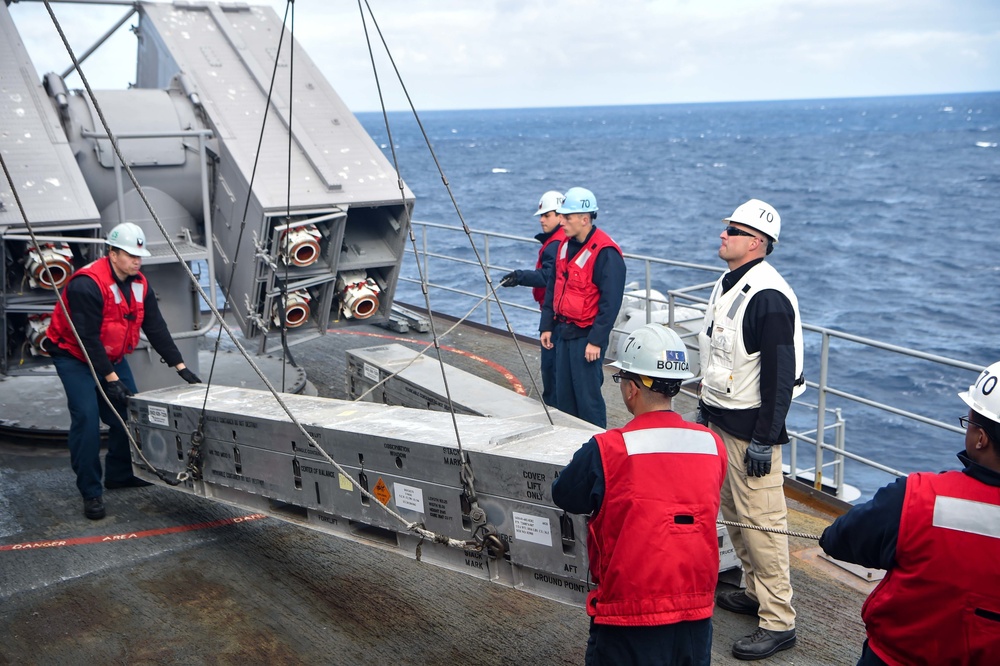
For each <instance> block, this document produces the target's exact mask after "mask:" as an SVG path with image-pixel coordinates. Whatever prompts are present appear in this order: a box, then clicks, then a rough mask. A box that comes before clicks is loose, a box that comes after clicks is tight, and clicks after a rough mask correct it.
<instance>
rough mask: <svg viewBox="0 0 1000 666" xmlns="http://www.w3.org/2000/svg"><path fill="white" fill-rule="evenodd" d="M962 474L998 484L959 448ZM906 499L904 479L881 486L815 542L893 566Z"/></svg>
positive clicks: (871, 563)
mask: <svg viewBox="0 0 1000 666" xmlns="http://www.w3.org/2000/svg"><path fill="white" fill-rule="evenodd" d="M958 459H959V460H960V461H962V465H964V469H963V470H962V472H963V473H965V474H967V475H968V476H971V477H972V478H973V479H975V480H977V481H981V482H982V483H985V484H986V485H988V486H994V487H1000V473H998V472H995V471H993V470H991V469H989V468H988V467H984V466H982V465H980V464H978V463H975V462H973V461H972V459H971V458H969V456H968V455H967V454H966V453H965V451H961V452H959V454H958ZM905 498H906V478H905V477H903V478H900V479H897V480H896V481H894V482H893V483H890V484H889V485H887V486H884V487H882V488H880V489H879V490H878V492H876V493H875V496H874V497H873V498H872V499H870V500H869V501H868V502H866V503H865V504H861V505H859V506H856V507H854V508H853V509H851V510H850V511H848V512H847V513H845V514H844V515H842V516H840V517H839V518H837V520H835V521H834V522H833V524H832V525H830V526H829V527H828V528H826V529H825V530H823V536H822V537H820V540H819V545H820V548H822V549H823V551H824V552H825V553H826V554H827V555H829V556H830V557H835V558H837V559H838V560H843V561H844V562H853V563H854V564H860V565H861V566H863V567H871V568H873V569H886V570H888V569H891V568H892V567H894V566H896V543H897V542H898V540H899V522H900V520H901V519H902V516H903V501H904V500H905Z"/></svg>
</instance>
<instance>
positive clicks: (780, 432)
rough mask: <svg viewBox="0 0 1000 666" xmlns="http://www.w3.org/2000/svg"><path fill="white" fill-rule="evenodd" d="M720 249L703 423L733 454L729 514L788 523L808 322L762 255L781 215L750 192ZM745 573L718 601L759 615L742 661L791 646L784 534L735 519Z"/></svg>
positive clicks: (741, 649)
mask: <svg viewBox="0 0 1000 666" xmlns="http://www.w3.org/2000/svg"><path fill="white" fill-rule="evenodd" d="M722 222H723V224H724V225H726V226H725V228H724V229H723V230H722V233H721V234H720V236H719V237H720V239H721V245H720V247H719V257H720V258H721V259H722V260H723V261H725V262H726V264H727V265H728V266H729V272H727V273H725V274H724V275H723V276H722V277H721V278H720V279H719V281H718V282H717V283H716V284H715V288H714V289H713V290H712V295H711V297H710V298H709V303H708V308H707V310H706V312H705V321H704V324H703V326H702V329H701V333H700V335H699V347H700V351H701V371H702V383H701V394H700V402H699V421H700V422H701V423H704V424H706V425H708V426H709V427H710V428H711V429H712V430H714V431H715V432H717V433H718V434H719V435H720V436H721V437H722V439H723V440H724V441H725V443H726V449H727V450H728V452H729V473H728V474H727V476H726V484H725V485H724V486H723V488H722V515H723V517H724V518H725V519H726V520H729V521H732V522H737V523H745V524H750V525H755V526H758V527H764V528H771V529H777V530H785V529H787V525H788V520H787V510H786V507H785V496H784V493H783V492H782V483H783V476H782V473H781V447H780V446H779V445H780V444H784V443H786V442H787V441H788V433H787V432H786V431H785V416H786V414H787V413H788V407H789V405H791V402H792V398H793V396H795V395H798V394H799V393H800V392H801V391H802V390H804V389H805V379H804V377H803V375H802V320H801V317H800V316H799V306H798V301H797V299H796V298H795V293H794V292H793V291H792V288H791V287H789V286H788V283H787V282H785V280H784V278H782V277H781V275H779V274H778V271H776V270H775V269H774V268H773V267H772V266H771V265H770V264H769V263H768V262H767V261H765V260H764V257H765V256H767V255H768V254H770V253H771V251H772V249H773V248H774V245H775V244H776V243H777V242H778V236H779V235H780V233H781V217H780V216H779V215H778V212H777V211H776V210H775V209H774V208H773V207H772V206H771V205H770V204H768V203H765V202H763V201H760V200H759V199H751V200H750V201H747V202H746V203H744V204H742V205H741V206H739V207H738V208H737V209H736V210H735V211H734V212H733V214H732V215H730V216H729V217H727V218H725V219H723V221H722ZM729 534H730V536H731V537H732V540H733V545H734V546H735V549H736V554H737V556H739V558H740V562H741V563H742V565H743V571H744V572H745V574H746V590H745V591H738V592H730V593H722V594H720V595H719V597H718V599H717V600H716V603H717V605H718V606H719V607H720V608H724V609H726V610H728V611H731V612H734V613H742V614H745V615H751V616H754V617H757V618H758V628H757V630H756V631H754V632H753V633H751V634H750V635H749V636H745V637H743V638H741V639H739V640H738V641H736V643H735V644H734V645H733V656H735V657H736V658H738V659H763V658H765V657H769V656H771V655H772V654H774V653H775V652H777V651H779V650H786V649H788V648H790V647H792V646H794V645H795V609H794V608H792V603H791V602H792V585H791V579H790V569H789V562H788V538H787V537H786V536H785V535H784V534H778V533H774V532H766V531H761V530H756V529H741V528H738V527H731V526H730V527H729Z"/></svg>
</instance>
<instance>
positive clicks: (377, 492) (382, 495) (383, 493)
mask: <svg viewBox="0 0 1000 666" xmlns="http://www.w3.org/2000/svg"><path fill="white" fill-rule="evenodd" d="M372 495H374V496H375V499H377V500H378V501H379V502H382V504H385V505H386V506H388V505H389V499H390V498H391V497H392V496H391V495H390V494H389V486H387V485H385V481H383V480H382V477H381V476H380V477H379V478H378V482H377V483H376V484H375V487H374V488H372Z"/></svg>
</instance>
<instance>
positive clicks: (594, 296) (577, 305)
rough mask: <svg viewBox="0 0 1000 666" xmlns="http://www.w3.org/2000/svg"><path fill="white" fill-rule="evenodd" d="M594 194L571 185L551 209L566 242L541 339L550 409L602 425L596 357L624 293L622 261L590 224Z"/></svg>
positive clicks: (602, 349) (608, 239)
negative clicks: (546, 354) (552, 359)
mask: <svg viewBox="0 0 1000 666" xmlns="http://www.w3.org/2000/svg"><path fill="white" fill-rule="evenodd" d="M597 210H598V208H597V198H596V197H595V196H594V193H593V192H591V191H590V190H588V189H585V188H582V187H571V188H570V189H569V190H567V191H566V198H565V200H564V201H563V204H562V206H560V207H559V208H558V209H556V212H557V213H559V214H560V215H562V216H563V231H564V232H565V233H566V240H564V241H563V242H562V243H560V244H559V250H558V252H557V253H556V268H555V271H554V272H553V274H552V277H551V278H550V280H549V284H548V285H547V286H546V289H545V302H544V303H543V304H542V321H541V329H542V334H541V343H542V346H543V347H545V348H546V349H553V348H554V349H555V351H556V407H558V408H559V410H560V411H563V412H566V413H567V414H572V415H573V416H577V417H579V418H581V419H583V420H585V421H589V422H590V423H593V424H594V425H596V426H599V427H601V428H605V427H607V423H608V416H607V407H606V406H605V404H604V396H603V395H602V394H601V384H603V383H604V369H603V367H602V361H603V359H604V353H605V351H606V350H607V348H608V339H609V338H610V336H611V328H612V326H614V323H615V318H616V317H617V316H618V310H619V309H621V305H622V295H623V293H624V291H625V260H624V258H623V257H622V251H621V249H619V247H618V245H617V244H615V242H614V241H613V240H611V237H610V236H608V234H606V233H604V231H602V230H600V229H598V228H597V227H596V226H595V225H594V220H596V219H597Z"/></svg>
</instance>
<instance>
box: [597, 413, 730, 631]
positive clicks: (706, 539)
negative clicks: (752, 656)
mask: <svg viewBox="0 0 1000 666" xmlns="http://www.w3.org/2000/svg"><path fill="white" fill-rule="evenodd" d="M594 439H596V440H597V444H598V447H599V448H600V451H601V464H602V466H603V468H604V500H603V502H602V503H601V508H600V510H599V511H598V512H597V515H596V516H595V517H594V518H592V519H591V520H590V523H589V534H588V537H587V555H588V557H589V558H590V575H591V578H592V579H593V580H594V582H596V583H597V587H596V588H595V589H593V590H591V592H590V594H589V595H588V597H587V613H588V614H589V615H591V616H592V617H593V618H594V622H596V623H598V624H613V625H625V626H654V625H662V624H674V623H677V622H684V621H690V620H702V619H704V618H707V617H710V616H711V615H712V607H713V604H714V597H715V585H716V582H717V580H718V577H719V539H718V530H717V528H716V520H717V518H718V514H719V493H720V490H721V488H722V482H723V479H725V477H726V447H725V445H724V444H723V443H722V440H721V439H720V438H719V436H718V435H716V434H715V433H713V432H712V431H710V430H708V429H707V428H704V427H702V426H700V425H697V424H694V423H690V422H688V421H684V420H683V419H681V417H680V416H678V415H677V414H676V413H674V412H666V411H664V412H648V413H646V414H642V415H640V416H637V417H635V418H634V419H632V420H631V421H630V422H629V423H628V424H627V425H626V426H625V427H624V428H618V429H615V430H609V431H607V432H605V433H602V434H600V435H595V437H594Z"/></svg>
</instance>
